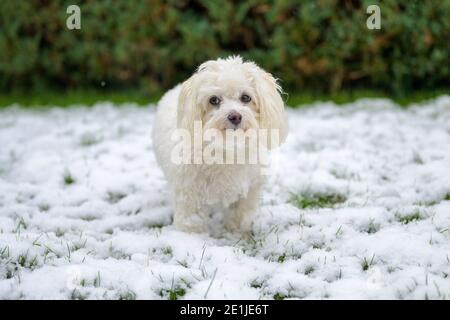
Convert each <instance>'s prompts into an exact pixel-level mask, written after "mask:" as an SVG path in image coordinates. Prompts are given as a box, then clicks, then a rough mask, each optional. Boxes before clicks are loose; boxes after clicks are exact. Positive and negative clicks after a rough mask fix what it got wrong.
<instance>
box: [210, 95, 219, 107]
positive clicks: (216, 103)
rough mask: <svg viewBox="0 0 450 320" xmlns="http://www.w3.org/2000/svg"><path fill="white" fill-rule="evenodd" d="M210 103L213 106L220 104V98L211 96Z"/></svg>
mask: <svg viewBox="0 0 450 320" xmlns="http://www.w3.org/2000/svg"><path fill="white" fill-rule="evenodd" d="M209 103H210V104H212V105H213V106H218V105H219V104H220V98H219V97H217V96H212V97H211V98H209Z"/></svg>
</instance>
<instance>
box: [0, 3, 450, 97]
mask: <svg viewBox="0 0 450 320" xmlns="http://www.w3.org/2000/svg"><path fill="white" fill-rule="evenodd" d="M72 4H76V5H78V6H80V8H81V30H68V29H67V27H66V19H67V18H68V16H69V15H68V14H67V13H66V8H67V7H68V6H69V5H72ZM372 4H377V5H379V6H380V8H381V30H369V29H368V28H367V26H366V20H367V18H368V17H369V14H367V13H366V8H367V6H369V5H372ZM230 54H240V55H242V56H243V57H244V58H247V59H251V60H254V61H256V62H257V63H258V64H260V65H261V66H262V67H263V68H264V69H266V70H267V71H269V72H271V73H273V74H274V75H275V76H276V77H277V78H279V79H281V84H282V86H283V88H284V89H285V90H286V91H287V92H288V93H289V94H290V99H292V100H291V104H295V103H301V102H308V101H310V100H311V101H312V100H315V99H320V98H323V97H325V98H331V99H333V100H337V101H338V102H339V101H340V100H342V101H346V100H349V99H352V98H354V97H358V96H379V95H382V96H389V97H393V98H395V99H397V100H398V101H409V100H411V99H420V98H422V97H428V96H432V95H436V94H439V93H442V92H444V93H445V92H449V90H448V89H449V88H450V80H449V79H450V77H449V76H450V63H449V62H450V61H449V60H450V1H448V0H445V1H442V0H428V1H407V0H400V1H394V0H385V1H374V0H368V1H365V0H303V1H293V0H281V1H253V0H249V1H213V0H209V1H208V0H197V1H188V0H185V1H183V0H181V1H159V0H84V1H81V0H61V1H58V0H2V1H0V105H6V104H9V103H12V102H19V103H23V104H46V103H54V104H60V105H65V104H69V103H70V104H71V103H87V104H90V103H94V102H95V101H97V100H104V99H108V100H113V101H116V102H124V101H134V102H138V103H142V104H144V103H148V102H149V101H155V100H157V99H158V97H160V95H161V93H162V92H164V90H167V89H168V88H170V87H172V86H174V85H175V84H177V83H178V82H180V81H182V80H183V79H185V78H187V77H188V76H189V75H190V74H191V73H192V72H193V71H194V70H195V68H196V67H197V66H198V65H199V64H200V63H201V62H203V61H205V60H207V59H215V58H217V57H223V56H227V55H230Z"/></svg>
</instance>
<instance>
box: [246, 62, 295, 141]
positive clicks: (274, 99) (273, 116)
mask: <svg viewBox="0 0 450 320" xmlns="http://www.w3.org/2000/svg"><path fill="white" fill-rule="evenodd" d="M251 69H252V71H253V72H252V73H253V81H254V86H255V90H256V95H257V104H258V107H259V114H260V119H259V127H260V128H261V129H267V135H268V144H267V147H268V148H269V149H273V148H276V147H278V146H280V145H281V144H282V143H283V142H284V141H285V140H286V137H287V134H288V121H287V116H286V113H285V110H284V102H283V99H282V98H281V92H282V89H281V87H280V85H279V84H278V83H277V80H276V79H275V78H274V77H273V76H272V75H271V74H270V73H268V72H266V71H264V70H262V69H261V68H259V67H258V66H256V65H254V64H253V66H252V68H251ZM273 130H276V131H273ZM277 132H278V139H272V138H271V137H272V134H275V137H276V136H277ZM277 140H278V141H277Z"/></svg>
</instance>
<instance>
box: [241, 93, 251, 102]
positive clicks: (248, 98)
mask: <svg viewBox="0 0 450 320" xmlns="http://www.w3.org/2000/svg"><path fill="white" fill-rule="evenodd" d="M250 101H252V98H250V96H249V95H247V94H243V95H242V96H241V102H242V103H249V102H250Z"/></svg>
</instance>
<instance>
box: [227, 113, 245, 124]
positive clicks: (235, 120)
mask: <svg viewBox="0 0 450 320" xmlns="http://www.w3.org/2000/svg"><path fill="white" fill-rule="evenodd" d="M228 120H230V122H231V123H232V124H234V125H235V126H237V125H238V124H239V123H241V120H242V115H241V114H240V113H239V112H236V111H233V112H230V114H229V115H228Z"/></svg>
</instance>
